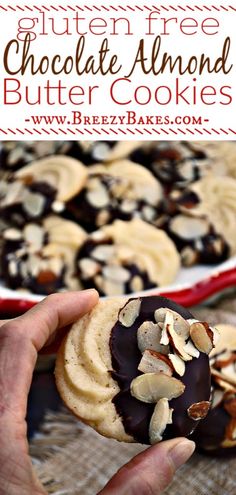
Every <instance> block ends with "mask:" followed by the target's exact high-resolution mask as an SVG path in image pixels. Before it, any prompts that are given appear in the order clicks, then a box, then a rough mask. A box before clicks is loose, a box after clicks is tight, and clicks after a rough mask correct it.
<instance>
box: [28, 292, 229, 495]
mask: <svg viewBox="0 0 236 495" xmlns="http://www.w3.org/2000/svg"><path fill="white" fill-rule="evenodd" d="M232 309H233V311H232ZM234 311H235V312H234ZM194 314H195V315H196V317H199V318H204V319H205V318H207V319H208V320H209V321H210V322H211V323H212V324H215V323H233V324H235V325H236V301H234V302H233V303H232V304H231V303H230V302H229V301H228V300H226V301H225V303H224V302H222V303H221V304H220V308H219V309H212V310H211V309H207V308H203V309H202V308H200V309H199V308H194ZM143 448H144V447H142V446H140V445H136V444H134V445H129V444H124V443H122V444H120V443H119V442H116V441H114V440H108V439H106V438H103V437H101V436H100V435H98V434H97V433H96V432H94V431H93V430H92V429H91V428H88V427H86V426H84V425H82V424H81V423H79V422H78V421H77V420H76V419H75V418H74V417H73V416H72V415H71V414H70V413H68V412H66V411H64V410H63V411H61V412H60V413H58V414H52V413H48V414H47V415H46V417H45V421H44V424H43V425H42V428H41V431H40V432H39V433H38V435H37V436H36V437H35V438H34V439H33V441H32V442H31V446H30V453H31V456H32V459H33V462H34V465H35V469H36V471H37V474H38V476H39V478H40V480H41V481H42V483H43V484H44V486H45V488H46V489H47V491H48V493H51V494H54V495H95V494H96V493H97V492H98V491H99V490H101V488H102V487H103V486H104V485H105V484H106V482H107V481H108V479H109V478H110V477H111V476H112V475H113V474H114V473H115V472H116V471H117V470H118V469H119V468H120V466H122V465H123V464H124V463H126V462H127V461H128V460H129V459H130V458H131V457H133V456H134V455H136V454H137V453H139V452H141V451H142V450H143ZM165 494H168V495H233V494H234V495H235V494H236V458H235V459H234V458H232V459H224V458H220V459H217V458H209V457H205V456H202V455H199V454H194V456H193V457H192V459H191V460H190V461H189V462H188V463H187V464H186V465H185V466H183V467H182V468H181V469H180V470H179V471H178V472H177V474H176V476H175V479H174V482H173V483H172V485H171V486H170V487H169V488H168V489H167V490H166V491H165ZM127 495H129V494H128V493H127ZM137 495H142V494H138V493H137Z"/></svg>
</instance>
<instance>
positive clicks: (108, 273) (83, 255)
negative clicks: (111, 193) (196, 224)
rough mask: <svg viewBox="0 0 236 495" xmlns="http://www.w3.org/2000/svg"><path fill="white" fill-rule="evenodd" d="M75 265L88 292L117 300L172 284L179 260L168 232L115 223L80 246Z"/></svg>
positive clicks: (137, 223) (135, 222) (140, 223)
mask: <svg viewBox="0 0 236 495" xmlns="http://www.w3.org/2000/svg"><path fill="white" fill-rule="evenodd" d="M76 264H77V269H78V278H79V279H80V280H81V282H82V284H83V286H84V287H85V288H89V287H95V288H96V289H97V290H98V291H99V293H100V294H101V295H106V296H114V295H122V294H127V293H131V292H134V291H135V292H139V291H142V290H146V289H151V288H153V287H157V286H158V285H167V284H169V283H171V282H172V281H173V280H174V279H175V277H176V275H177V272H178V269H179V266H180V258H179V254H178V252H177V250H176V248H175V246H174V244H173V242H172V241H171V239H169V237H168V236H167V235H166V233H165V232H163V231H162V230H160V229H157V228H155V227H153V226H152V225H149V224H148V223H146V222H144V221H143V220H140V219H138V218H135V219H133V220H130V221H129V222H123V221H121V220H116V221H115V222H114V223H113V224H111V225H107V226H104V227H102V228H101V229H100V230H98V231H96V232H94V233H92V234H91V235H90V236H89V237H88V238H87V239H86V240H85V242H84V244H83V245H82V246H81V248H80V250H79V253H78V256H77V260H76Z"/></svg>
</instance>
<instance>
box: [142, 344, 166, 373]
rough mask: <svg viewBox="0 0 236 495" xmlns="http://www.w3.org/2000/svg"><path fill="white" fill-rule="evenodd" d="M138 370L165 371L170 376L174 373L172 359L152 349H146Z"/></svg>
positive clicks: (143, 371) (149, 371)
mask: <svg viewBox="0 0 236 495" xmlns="http://www.w3.org/2000/svg"><path fill="white" fill-rule="evenodd" d="M138 370H139V371H142V373H165V375H168V376H171V375H173V367H172V364H171V361H170V360H169V359H168V358H167V357H166V356H164V355H163V354H161V353H160V352H156V351H152V350H151V349H147V350H146V351H144V353H143V356H142V359H141V361H140V363H139V366H138Z"/></svg>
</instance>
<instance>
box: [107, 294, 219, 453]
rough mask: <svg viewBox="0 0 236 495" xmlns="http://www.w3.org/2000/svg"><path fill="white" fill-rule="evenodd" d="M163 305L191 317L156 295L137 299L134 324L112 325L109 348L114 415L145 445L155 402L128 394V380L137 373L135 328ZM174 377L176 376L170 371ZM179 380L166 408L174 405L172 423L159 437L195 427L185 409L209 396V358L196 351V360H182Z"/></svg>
mask: <svg viewBox="0 0 236 495" xmlns="http://www.w3.org/2000/svg"><path fill="white" fill-rule="evenodd" d="M161 307H165V308H169V309H172V310H173V311H176V312H178V313H179V314H180V315H181V316H182V317H183V318H185V319H189V318H193V316H192V315H191V313H190V312H189V311H188V310H187V309H185V308H183V307H181V306H179V305H178V304H176V303H174V302H172V301H170V300H168V299H166V298H163V297H159V296H151V297H143V298H141V308H140V314H139V316H138V318H137V319H136V321H135V322H134V324H133V325H132V326H131V327H129V328H124V327H123V326H122V325H121V324H120V323H119V321H117V322H116V324H115V325H114V327H113V329H112V332H111V338H110V349H111V355H112V366H113V372H112V376H113V378H114V379H115V380H116V381H117V382H118V384H119V387H120V392H119V393H118V394H117V395H116V396H115V397H114V399H113V402H114V404H115V407H116V410H117V412H118V414H119V415H120V416H121V417H122V420H123V424H124V428H125V431H126V433H128V434H129V435H131V436H133V438H134V439H135V440H136V441H137V442H140V443H145V444H149V443H150V442H149V434H148V429H149V423H150V419H151V416H152V413H153V410H154V407H155V404H146V403H144V402H141V401H139V400H137V399H135V398H134V397H132V396H131V393H130V384H131V381H132V380H133V379H134V378H135V377H136V376H138V375H140V374H141V373H140V372H139V371H138V369H137V368H138V365H139V362H140V360H141V357H142V355H141V352H140V351H139V349H138V345H137V330H138V328H139V326H140V325H141V324H142V323H143V322H144V321H147V320H148V321H151V320H152V321H154V312H155V310H156V309H158V308H161ZM173 376H175V377H176V378H179V376H178V375H176V374H174V375H173ZM181 380H182V381H183V383H184V384H185V385H186V388H185V392H184V393H183V394H182V395H181V396H180V397H178V398H177V399H173V400H171V401H170V407H171V408H174V413H173V424H171V425H168V426H167V428H166V430H165V433H164V435H163V439H164V440H166V439H168V438H173V437H177V436H188V435H190V434H191V433H192V431H193V430H194V429H195V427H196V426H197V423H198V422H197V421H194V420H192V419H190V418H189V417H188V415H187V408H188V407H189V406H190V405H191V404H193V403H195V402H201V401H208V400H209V397H210V369H209V359H208V356H207V355H205V354H202V353H200V356H199V358H198V359H192V361H189V362H187V363H186V371H185V374H184V376H183V377H181Z"/></svg>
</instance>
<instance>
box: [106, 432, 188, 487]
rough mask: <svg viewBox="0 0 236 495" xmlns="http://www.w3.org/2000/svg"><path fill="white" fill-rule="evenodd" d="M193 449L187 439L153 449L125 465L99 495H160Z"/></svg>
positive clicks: (173, 441)
mask: <svg viewBox="0 0 236 495" xmlns="http://www.w3.org/2000/svg"><path fill="white" fill-rule="evenodd" d="M194 449H195V444H194V442H192V441H190V440H187V439H186V438H175V439H173V440H168V441H165V442H162V443H160V444H158V445H154V446H152V447H150V448H149V449H147V450H145V451H144V452H141V454H138V455H137V456H136V457H134V458H133V459H132V460H131V461H130V462H128V464H125V465H124V466H123V467H122V468H121V469H120V470H119V471H118V472H117V473H116V474H115V475H114V476H113V478H112V479H111V480H110V481H109V482H108V484H107V485H106V486H105V488H104V489H103V490H102V491H101V492H100V495H137V493H138V494H139V495H160V494H161V493H162V491H163V490H164V489H165V488H166V487H167V486H168V485H169V484H170V483H171V481H172V479H173V476H174V474H175V471H176V470H177V469H178V468H179V467H180V466H181V465H182V464H184V463H185V462H186V461H187V460H188V458H189V457H190V456H191V455H192V453H193V452H194ZM98 495H99V494H98Z"/></svg>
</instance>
